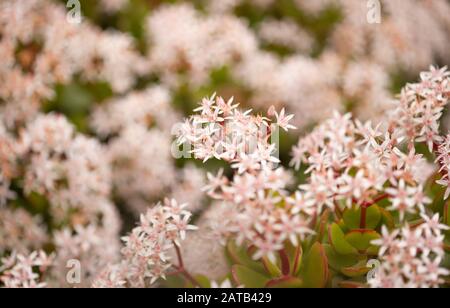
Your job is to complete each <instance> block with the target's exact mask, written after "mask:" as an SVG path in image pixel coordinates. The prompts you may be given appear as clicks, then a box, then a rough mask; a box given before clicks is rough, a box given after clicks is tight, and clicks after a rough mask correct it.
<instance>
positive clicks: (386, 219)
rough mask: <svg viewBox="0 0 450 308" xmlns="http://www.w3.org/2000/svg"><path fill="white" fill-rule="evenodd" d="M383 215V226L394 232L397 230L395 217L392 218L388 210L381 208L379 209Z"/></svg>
mask: <svg viewBox="0 0 450 308" xmlns="http://www.w3.org/2000/svg"><path fill="white" fill-rule="evenodd" d="M378 209H379V210H380V213H381V222H382V224H383V225H385V226H386V227H387V228H388V229H389V230H392V229H394V228H395V221H394V217H392V214H391V213H389V211H387V210H386V209H384V208H382V207H379V208H378Z"/></svg>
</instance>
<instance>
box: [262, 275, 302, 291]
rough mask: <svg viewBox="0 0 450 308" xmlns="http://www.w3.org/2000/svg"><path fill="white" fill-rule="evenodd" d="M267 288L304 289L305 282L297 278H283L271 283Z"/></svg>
mask: <svg viewBox="0 0 450 308" xmlns="http://www.w3.org/2000/svg"><path fill="white" fill-rule="evenodd" d="M266 287H267V288H301V287H303V281H302V280H301V279H299V278H297V277H289V276H287V277H281V278H278V279H273V280H271V281H269V282H268V283H267V285H266Z"/></svg>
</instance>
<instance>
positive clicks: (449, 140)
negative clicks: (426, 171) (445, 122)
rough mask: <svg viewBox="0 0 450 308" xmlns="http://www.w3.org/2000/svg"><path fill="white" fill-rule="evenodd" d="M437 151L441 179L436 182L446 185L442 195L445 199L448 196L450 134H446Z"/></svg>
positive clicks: (449, 191) (449, 182)
mask: <svg viewBox="0 0 450 308" xmlns="http://www.w3.org/2000/svg"><path fill="white" fill-rule="evenodd" d="M438 153H439V156H438V158H437V161H438V162H439V164H440V167H441V168H440V169H439V172H441V174H442V179H440V180H439V181H438V183H439V184H441V185H443V186H445V187H447V190H446V192H445V196H444V199H447V198H448V197H449V196H450V135H447V137H446V139H445V141H444V142H442V144H441V145H440V146H439V149H438Z"/></svg>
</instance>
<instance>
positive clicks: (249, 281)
mask: <svg viewBox="0 0 450 308" xmlns="http://www.w3.org/2000/svg"><path fill="white" fill-rule="evenodd" d="M231 275H232V276H233V280H234V282H235V283H236V284H237V285H238V286H244V287H246V288H264V287H265V286H266V285H267V283H268V282H269V281H270V279H269V278H268V277H267V276H265V275H263V274H261V273H258V272H256V271H254V270H252V269H251V268H248V267H245V266H243V265H233V266H232V267H231Z"/></svg>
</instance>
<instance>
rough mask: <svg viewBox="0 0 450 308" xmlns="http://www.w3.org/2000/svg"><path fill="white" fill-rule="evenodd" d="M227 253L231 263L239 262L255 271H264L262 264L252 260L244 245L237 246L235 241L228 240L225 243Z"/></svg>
mask: <svg viewBox="0 0 450 308" xmlns="http://www.w3.org/2000/svg"><path fill="white" fill-rule="evenodd" d="M227 253H228V256H229V258H230V259H231V262H232V263H233V264H240V265H244V266H246V267H249V268H251V269H253V270H255V271H257V272H260V273H265V269H264V266H263V265H262V264H261V263H259V262H256V261H254V260H253V259H252V258H251V257H250V256H249V254H248V252H247V250H246V249H245V247H239V246H237V245H236V242H235V241H229V242H228V244H227Z"/></svg>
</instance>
